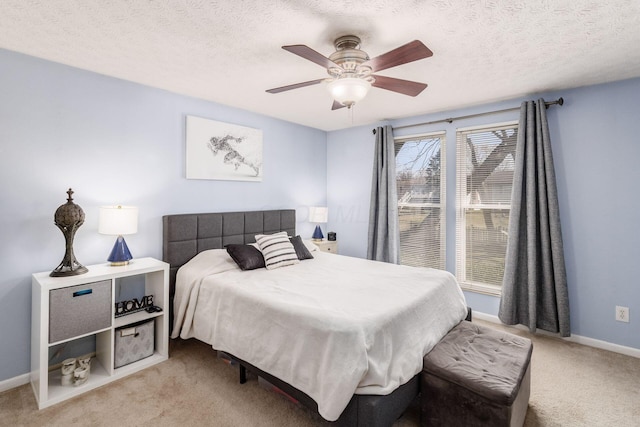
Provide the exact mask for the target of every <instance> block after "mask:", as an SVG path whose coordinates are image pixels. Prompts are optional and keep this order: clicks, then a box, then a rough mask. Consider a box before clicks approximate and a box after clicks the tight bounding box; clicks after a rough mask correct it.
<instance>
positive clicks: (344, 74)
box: [267, 35, 433, 110]
mask: <svg viewBox="0 0 640 427" xmlns="http://www.w3.org/2000/svg"><path fill="white" fill-rule="evenodd" d="M334 46H335V48H336V51H335V52H333V53H332V54H331V55H330V56H329V57H328V58H327V57H326V56H324V55H322V54H320V53H318V52H316V51H315V50H313V49H311V48H310V47H308V46H305V45H302V44H296V45H291V46H282V48H283V49H284V50H286V51H289V52H291V53H293V54H296V55H298V56H301V57H302V58H304V59H307V60H309V61H311V62H315V63H316V64H318V65H320V66H322V67H325V68H326V69H327V73H329V76H330V77H328V78H324V79H317V80H311V81H308V82H302V83H296V84H292V85H287V86H282V87H277V88H274V89H269V90H267V92H269V93H280V92H285V91H287V90H291V89H298V88H301V87H305V86H312V85H315V84H319V83H322V82H327V88H328V89H329V92H330V93H331V95H332V97H333V99H334V101H333V106H332V107H331V109H332V110H337V109H338V108H342V107H347V108H351V107H352V106H353V105H354V104H355V103H356V102H359V101H360V100H362V99H363V98H364V97H365V96H366V95H367V93H368V92H369V89H370V88H371V86H373V87H377V88H381V89H386V90H390V91H393V92H398V93H402V94H404V95H409V96H417V95H418V94H420V92H422V91H423V90H424V89H425V88H426V87H427V85H426V83H418V82H413V81H409V80H402V79H396V78H393V77H385V76H380V75H377V74H373V73H375V72H378V71H382V70H386V69H387V68H391V67H395V66H397V65H402V64H406V63H409V62H413V61H417V60H419V59H424V58H428V57H430V56H432V55H433V52H431V50H430V49H429V48H428V47H426V46H425V45H424V44H423V43H422V42H421V41H419V40H414V41H412V42H410V43H407V44H405V45H403V46H400V47H398V48H396V49H393V50H391V51H389V52H387V53H384V54H382V55H380V56H377V57H375V58H373V59H371V58H369V55H368V54H367V52H364V51H362V50H360V49H359V48H360V38H358V37H356V36H353V35H348V36H342V37H339V38H337V39H336V40H335V42H334Z"/></svg>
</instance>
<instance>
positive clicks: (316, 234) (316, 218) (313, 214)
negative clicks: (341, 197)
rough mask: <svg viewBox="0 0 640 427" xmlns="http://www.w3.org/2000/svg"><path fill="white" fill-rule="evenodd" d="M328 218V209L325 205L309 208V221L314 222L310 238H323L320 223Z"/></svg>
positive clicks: (317, 239)
mask: <svg viewBox="0 0 640 427" xmlns="http://www.w3.org/2000/svg"><path fill="white" fill-rule="evenodd" d="M328 220H329V209H328V208H326V207H312V208H309V222H315V223H316V229H315V230H314V231H313V235H312V236H311V238H312V239H313V240H316V241H321V240H322V239H324V235H323V234H322V229H321V228H320V224H324V223H326V222H327V221H328Z"/></svg>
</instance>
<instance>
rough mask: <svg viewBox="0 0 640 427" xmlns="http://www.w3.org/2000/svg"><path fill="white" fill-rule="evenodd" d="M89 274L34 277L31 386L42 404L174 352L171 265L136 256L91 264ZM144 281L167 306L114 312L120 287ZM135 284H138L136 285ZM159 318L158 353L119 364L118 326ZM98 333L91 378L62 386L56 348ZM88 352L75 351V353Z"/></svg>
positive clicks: (156, 323)
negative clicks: (119, 262) (53, 358)
mask: <svg viewBox="0 0 640 427" xmlns="http://www.w3.org/2000/svg"><path fill="white" fill-rule="evenodd" d="M87 268H88V269H89V272H88V273H85V274H81V275H77V276H66V277H50V276H49V272H48V271H47V272H42V273H36V274H34V275H33V276H32V305H31V319H32V322H31V385H32V387H33V391H34V392H35V395H36V400H37V401H38V407H39V408H40V409H42V408H46V407H47V406H51V405H53V404H56V403H58V402H61V401H63V400H66V399H69V398H71V397H74V396H77V395H79V394H81V393H84V392H86V391H89V390H91V389H94V388H96V387H99V386H101V385H104V384H107V383H109V382H111V381H114V380H117V379H119V378H122V377H124V376H126V375H129V374H132V373H134V372H137V371H139V370H141V369H144V368H147V367H149V366H151V365H155V364H156V363H160V362H162V361H164V360H167V358H168V357H169V264H167V263H164V262H162V261H158V260H156V259H153V258H137V259H134V260H133V261H132V262H131V263H130V264H129V265H126V266H119V267H112V266H110V265H109V264H99V265H91V266H87ZM132 281H133V282H139V283H141V284H142V283H143V286H144V294H145V295H153V303H154V305H155V306H158V307H160V308H162V311H158V312H153V313H147V312H146V311H145V310H142V311H138V312H136V313H133V314H129V315H125V316H121V317H115V302H116V301H115V295H116V293H117V289H122V288H128V287H129V286H131V283H132ZM134 286H135V285H134ZM149 320H152V321H154V335H155V339H154V351H153V354H152V355H151V356H149V357H146V358H144V359H141V360H138V361H136V362H133V363H131V364H128V365H125V366H122V367H119V368H116V367H115V363H114V361H115V354H114V343H115V334H116V328H121V327H123V326H130V325H133V324H137V323H138V322H143V321H149ZM91 336H95V343H96V351H95V355H92V356H93V357H92V361H91V370H90V374H89V380H88V381H87V382H86V383H85V384H82V385H80V386H77V387H74V386H68V385H65V386H63V385H61V376H60V369H59V368H58V367H57V366H56V367H55V368H54V366H50V365H49V358H50V353H51V352H53V351H55V349H56V348H59V347H61V346H62V347H64V346H66V344H67V343H71V342H72V341H76V340H79V339H82V338H85V337H91ZM79 356H84V355H80V354H77V355H76V354H74V355H72V357H79Z"/></svg>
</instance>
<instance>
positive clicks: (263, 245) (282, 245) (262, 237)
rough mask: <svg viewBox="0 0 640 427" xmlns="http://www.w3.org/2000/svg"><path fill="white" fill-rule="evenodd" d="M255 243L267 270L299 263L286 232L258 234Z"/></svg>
mask: <svg viewBox="0 0 640 427" xmlns="http://www.w3.org/2000/svg"><path fill="white" fill-rule="evenodd" d="M256 243H257V244H258V247H259V248H260V252H262V256H263V257H264V264H265V266H266V267H267V270H273V269H274V268H278V267H284V266H286V265H292V264H297V263H299V262H300V260H299V259H298V255H297V254H296V250H295V248H294V247H293V245H292V244H291V242H290V241H289V237H288V236H287V232H286V231H282V232H280V233H275V234H258V235H256Z"/></svg>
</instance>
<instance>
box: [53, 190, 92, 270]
mask: <svg viewBox="0 0 640 427" xmlns="http://www.w3.org/2000/svg"><path fill="white" fill-rule="evenodd" d="M67 194H68V195H69V197H68V198H67V203H65V204H64V205H61V206H60V207H59V208H58V209H56V213H55V215H54V216H53V221H54V223H55V224H56V226H57V227H58V228H59V229H60V231H62V234H64V240H65V248H66V250H65V253H64V258H62V262H61V263H60V265H58V266H57V267H56V269H55V270H53V271H52V272H51V274H49V275H50V276H52V277H62V276H75V275H78V274H84V273H86V272H87V271H89V270H87V267H85V266H83V265H82V264H80V263H79V262H78V260H77V259H76V256H75V255H74V253H73V238H74V236H75V235H76V231H78V228H80V226H81V225H82V224H84V211H83V210H82V208H81V207H80V206H78V205H76V204H75V203H73V198H72V197H71V195H72V194H73V190H72V189H69V190H68V191H67Z"/></svg>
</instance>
